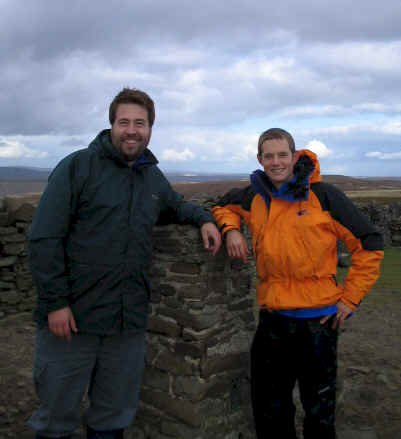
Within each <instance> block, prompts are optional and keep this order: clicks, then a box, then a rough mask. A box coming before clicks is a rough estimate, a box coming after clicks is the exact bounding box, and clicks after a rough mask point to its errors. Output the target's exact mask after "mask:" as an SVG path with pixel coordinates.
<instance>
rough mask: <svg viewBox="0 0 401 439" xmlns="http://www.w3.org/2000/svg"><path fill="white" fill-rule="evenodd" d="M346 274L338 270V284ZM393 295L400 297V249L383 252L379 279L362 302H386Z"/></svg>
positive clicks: (388, 249) (342, 270)
mask: <svg viewBox="0 0 401 439" xmlns="http://www.w3.org/2000/svg"><path fill="white" fill-rule="evenodd" d="M346 274H347V269H346V268H339V269H338V273H337V279H338V281H339V282H340V283H343V281H344V279H345V276H346ZM394 294H399V295H401V248H398V247H390V248H386V249H385V250H384V258H383V260H382V263H381V266H380V277H379V279H378V281H377V282H376V283H375V285H374V287H373V288H372V291H371V292H370V293H369V294H368V295H367V296H366V298H365V299H364V300H366V301H367V302H371V301H375V302H377V303H380V302H388V301H391V300H392V299H393V295H394Z"/></svg>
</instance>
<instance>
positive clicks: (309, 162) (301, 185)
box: [251, 149, 322, 201]
mask: <svg viewBox="0 0 401 439" xmlns="http://www.w3.org/2000/svg"><path fill="white" fill-rule="evenodd" d="M298 154H299V158H298V161H297V163H296V164H295V166H294V178H293V179H291V180H290V181H288V182H286V183H284V184H283V185H282V186H281V188H280V190H277V189H276V187H275V186H274V185H273V183H272V182H271V180H270V178H269V177H268V176H267V175H266V174H265V172H264V171H262V170H260V169H258V170H257V171H254V172H253V173H252V175H251V184H252V186H253V188H254V189H255V191H256V192H258V193H259V194H260V195H262V197H263V198H264V199H265V200H266V201H267V199H268V198H269V194H271V195H272V196H274V197H275V198H278V199H280V200H286V201H299V200H306V199H307V198H308V193H309V185H310V184H311V183H317V182H319V181H321V179H322V177H321V175H320V165H319V161H318V159H317V155H316V154H315V153H313V152H312V151H310V150H308V149H301V150H300V151H298Z"/></svg>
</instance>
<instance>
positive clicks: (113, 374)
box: [86, 331, 146, 437]
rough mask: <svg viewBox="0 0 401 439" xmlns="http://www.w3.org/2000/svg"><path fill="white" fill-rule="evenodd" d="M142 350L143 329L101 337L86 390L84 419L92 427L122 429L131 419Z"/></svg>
mask: <svg viewBox="0 0 401 439" xmlns="http://www.w3.org/2000/svg"><path fill="white" fill-rule="evenodd" d="M145 351H146V333H145V332H144V331H143V332H140V333H137V334H126V335H124V334H122V335H115V336H110V337H102V339H101V342H100V346H99V349H98V353H97V359H96V366H95V368H94V370H93V372H92V377H91V382H90V387H89V392H88V396H89V401H90V407H89V410H88V412H87V416H86V421H87V424H88V426H89V427H90V428H91V429H93V430H96V431H107V430H121V429H124V428H126V427H128V426H129V425H130V424H131V423H132V422H133V421H134V419H135V415H136V410H137V407H138V402H139V393H140V387H141V382H142V376H143V371H144V368H145ZM116 437H118V436H116Z"/></svg>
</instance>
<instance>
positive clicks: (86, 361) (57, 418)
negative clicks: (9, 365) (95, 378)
mask: <svg viewBox="0 0 401 439" xmlns="http://www.w3.org/2000/svg"><path fill="white" fill-rule="evenodd" d="M98 340H99V337H97V336H90V335H82V334H80V335H78V334H76V335H75V334H74V335H73V336H72V339H71V341H70V342H69V343H68V342H67V341H66V340H64V339H61V338H58V337H56V336H55V335H53V334H52V333H51V332H50V331H49V329H48V328H47V327H46V328H42V329H39V330H38V331H37V332H36V340H35V360H34V372H33V375H34V384H35V389H36V394H37V396H38V399H39V403H40V405H39V408H38V410H36V412H35V413H33V415H32V416H31V418H30V419H29V421H28V425H29V426H30V427H31V428H32V429H33V430H34V431H35V432H36V433H37V436H38V437H39V438H40V437H46V438H62V437H64V436H67V437H68V436H69V435H70V434H71V433H72V432H73V431H74V430H75V429H76V428H77V426H78V425H79V423H80V421H81V415H80V406H81V401H82V398H83V395H84V393H85V390H86V388H87V385H88V382H89V379H90V376H91V372H92V370H93V368H94V365H95V362H96V351H97V347H98Z"/></svg>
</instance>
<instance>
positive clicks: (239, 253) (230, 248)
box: [226, 230, 249, 263]
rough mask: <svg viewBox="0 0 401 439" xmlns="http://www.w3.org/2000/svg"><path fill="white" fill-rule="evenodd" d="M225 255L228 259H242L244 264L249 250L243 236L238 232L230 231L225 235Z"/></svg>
mask: <svg viewBox="0 0 401 439" xmlns="http://www.w3.org/2000/svg"><path fill="white" fill-rule="evenodd" d="M226 247H227V253H228V256H230V258H239V259H242V260H243V262H244V263H245V262H246V261H247V257H248V255H249V248H248V244H247V242H246V239H245V237H244V235H243V234H242V233H241V232H239V231H238V230H230V231H229V232H227V234H226Z"/></svg>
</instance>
